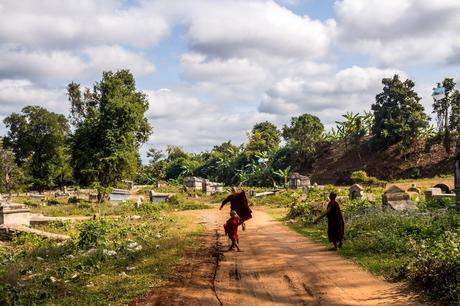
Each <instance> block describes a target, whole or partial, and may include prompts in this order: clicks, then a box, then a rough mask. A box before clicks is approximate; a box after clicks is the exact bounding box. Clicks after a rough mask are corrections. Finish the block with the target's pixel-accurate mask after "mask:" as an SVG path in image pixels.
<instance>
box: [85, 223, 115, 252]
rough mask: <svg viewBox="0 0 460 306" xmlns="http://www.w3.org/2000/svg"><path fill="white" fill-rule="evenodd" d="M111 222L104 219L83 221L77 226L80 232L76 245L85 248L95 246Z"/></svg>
mask: <svg viewBox="0 0 460 306" xmlns="http://www.w3.org/2000/svg"><path fill="white" fill-rule="evenodd" d="M111 227H112V224H111V223H109V222H107V221H106V220H90V221H86V222H83V223H82V224H80V226H79V230H80V234H79V236H78V246H79V247H82V248H87V247H90V246H97V245H98V244H99V243H100V242H102V241H103V240H104V236H105V235H106V234H107V233H108V231H109V230H110V228H111Z"/></svg>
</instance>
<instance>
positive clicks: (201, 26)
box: [185, 0, 335, 58]
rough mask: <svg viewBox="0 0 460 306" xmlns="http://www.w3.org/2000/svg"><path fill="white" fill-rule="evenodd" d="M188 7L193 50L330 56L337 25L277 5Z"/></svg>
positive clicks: (218, 53)
mask: <svg viewBox="0 0 460 306" xmlns="http://www.w3.org/2000/svg"><path fill="white" fill-rule="evenodd" d="M192 5H193V6H195V5H196V6H197V7H196V9H195V10H194V9H191V8H190V7H187V6H185V7H186V9H187V10H188V11H187V15H188V25H189V30H188V38H189V43H190V46H191V48H192V49H193V50H196V51H198V52H200V53H204V54H207V55H212V56H218V57H227V58H228V57H253V58H257V57H260V56H264V55H269V56H279V57H290V58H292V57H295V58H318V57H322V56H324V55H326V54H327V52H328V50H329V47H330V44H331V39H332V36H333V34H334V31H335V23H334V22H333V21H332V20H330V21H327V22H322V21H319V20H313V19H311V18H309V17H308V16H303V17H301V16H298V15H296V14H294V13H293V12H291V11H290V10H288V9H286V8H284V7H282V6H280V5H278V4H277V3H275V2H273V1H228V0H224V1H199V2H196V1H192Z"/></svg>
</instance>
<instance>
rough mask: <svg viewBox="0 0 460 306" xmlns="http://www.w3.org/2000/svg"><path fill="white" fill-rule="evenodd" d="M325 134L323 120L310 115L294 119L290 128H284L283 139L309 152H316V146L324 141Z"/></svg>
mask: <svg viewBox="0 0 460 306" xmlns="http://www.w3.org/2000/svg"><path fill="white" fill-rule="evenodd" d="M323 133H324V125H323V124H322V123H321V120H320V119H319V118H318V117H316V116H313V115H310V114H303V115H302V116H299V117H293V118H291V125H290V126H287V125H284V126H283V138H284V139H285V140H286V141H287V142H288V143H290V144H293V145H295V146H297V147H300V148H302V149H303V150H305V151H307V152H314V151H315V145H316V144H317V143H318V142H319V141H320V140H322V138H323Z"/></svg>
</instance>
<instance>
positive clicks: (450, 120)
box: [433, 78, 460, 152]
mask: <svg viewBox="0 0 460 306" xmlns="http://www.w3.org/2000/svg"><path fill="white" fill-rule="evenodd" d="M455 85H456V83H455V82H454V79H452V78H445V79H444V81H443V82H442V86H443V87H444V88H445V97H444V98H443V99H440V100H437V101H436V100H434V102H433V113H434V114H436V119H437V122H438V131H439V132H440V133H442V135H443V144H444V148H445V149H446V151H447V152H450V150H451V142H452V132H459V129H460V128H459V126H460V92H459V91H458V90H456V89H455Z"/></svg>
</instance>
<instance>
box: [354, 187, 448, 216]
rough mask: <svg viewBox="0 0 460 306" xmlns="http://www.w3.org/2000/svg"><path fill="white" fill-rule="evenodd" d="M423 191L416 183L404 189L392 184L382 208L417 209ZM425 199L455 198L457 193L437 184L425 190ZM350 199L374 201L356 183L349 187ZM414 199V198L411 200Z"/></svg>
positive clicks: (384, 196) (386, 193) (395, 209)
mask: <svg viewBox="0 0 460 306" xmlns="http://www.w3.org/2000/svg"><path fill="white" fill-rule="evenodd" d="M421 194H422V191H421V189H420V188H418V187H417V186H416V185H415V184H412V186H411V187H409V188H408V189H407V190H404V189H402V188H400V187H398V186H396V185H393V186H390V187H389V188H387V189H386V190H385V192H384V193H383V195H382V208H383V209H384V210H394V211H410V210H417V209H418V208H417V204H416V202H417V201H419V199H420V195H421ZM424 195H425V200H431V199H446V198H447V199H455V198H456V194H455V193H454V191H453V190H452V189H451V188H449V186H447V185H446V184H436V185H435V186H433V187H431V188H427V189H425V191H424ZM348 196H349V198H350V200H355V199H358V200H364V199H367V200H370V201H373V195H372V194H366V193H365V189H364V188H363V187H362V186H361V185H359V184H354V185H352V186H350V188H349V189H348ZM411 199H413V200H411Z"/></svg>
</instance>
